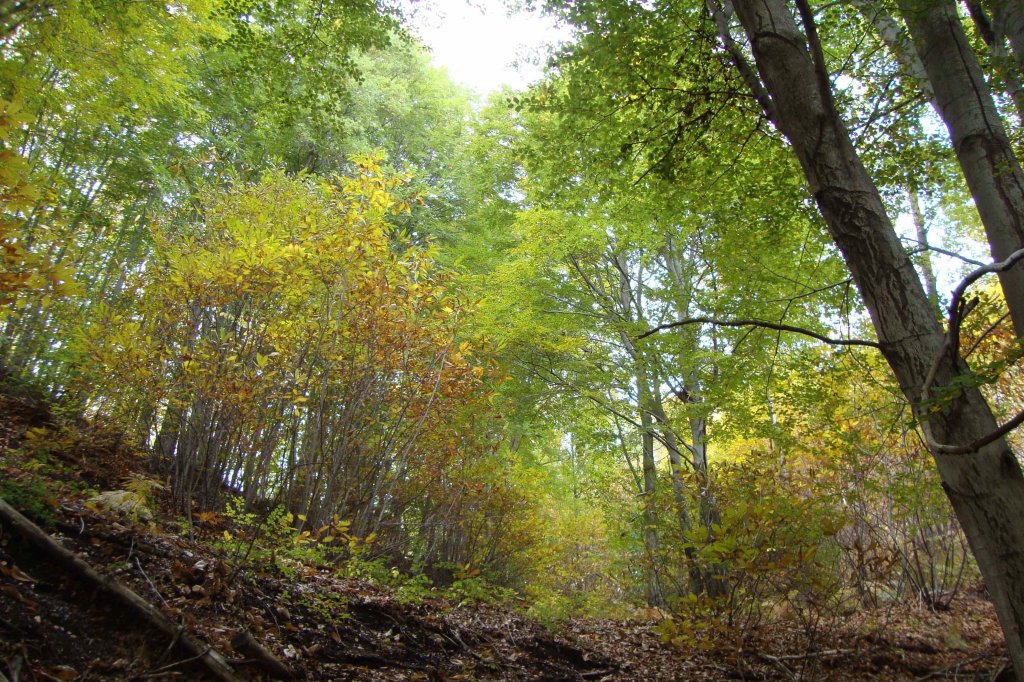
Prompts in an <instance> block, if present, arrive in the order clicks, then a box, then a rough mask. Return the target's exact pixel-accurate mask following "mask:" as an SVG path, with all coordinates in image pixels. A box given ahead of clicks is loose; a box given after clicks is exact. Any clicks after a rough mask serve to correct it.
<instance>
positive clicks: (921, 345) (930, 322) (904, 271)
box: [709, 0, 1024, 671]
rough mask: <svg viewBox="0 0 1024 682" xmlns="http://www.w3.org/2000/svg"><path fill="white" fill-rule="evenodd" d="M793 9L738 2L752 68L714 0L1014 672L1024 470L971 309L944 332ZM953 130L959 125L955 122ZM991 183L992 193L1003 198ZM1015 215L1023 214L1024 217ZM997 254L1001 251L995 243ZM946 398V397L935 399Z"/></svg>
mask: <svg viewBox="0 0 1024 682" xmlns="http://www.w3.org/2000/svg"><path fill="white" fill-rule="evenodd" d="M796 5H797V8H796V10H797V12H798V14H799V16H800V23H799V24H798V22H797V18H796V15H795V14H794V8H793V7H791V6H790V4H789V3H788V2H786V1H785V0H737V2H735V3H734V8H735V11H736V16H737V17H738V18H739V21H740V24H741V26H742V31H743V33H744V34H745V36H746V38H747V41H748V45H749V48H750V50H751V53H752V54H753V57H754V62H755V64H754V66H753V67H752V66H751V65H750V64H749V63H748V62H747V61H746V59H745V57H744V54H743V51H742V49H740V48H739V46H737V44H736V43H735V41H734V38H733V36H732V35H731V33H730V23H729V22H730V17H729V16H728V15H727V14H726V11H725V9H724V7H723V6H722V5H720V4H718V3H716V2H713V1H712V2H709V7H710V8H711V10H712V13H713V15H714V17H715V19H716V20H717V25H718V27H719V30H720V37H721V39H722V43H723V45H725V46H726V47H727V49H729V52H730V54H731V56H732V60H733V63H734V65H735V67H736V69H737V70H738V71H739V72H740V73H741V74H742V75H743V76H744V79H745V80H746V82H747V85H748V87H749V88H750V90H751V93H752V94H753V95H754V97H755V98H756V100H757V101H758V103H759V104H760V105H761V107H762V108H763V110H764V114H765V115H766V116H767V117H768V119H769V120H770V121H771V122H772V123H773V124H774V125H775V126H776V127H777V128H778V129H779V130H780V131H781V132H782V134H783V135H784V136H785V137H786V139H787V140H788V141H789V143H790V144H791V146H792V148H793V151H794V153H795V154H796V156H797V158H798V159H799V161H800V165H801V167H802V168H803V171H804V174H805V176H806V178H807V182H808V185H809V189H810V192H811V194H812V196H813V197H814V200H815V203H816V204H817V206H818V209H819V211H820V212H821V215H822V217H823V218H824V219H825V223H826V225H827V226H828V229H829V232H830V233H831V235H832V237H833V239H834V240H835V242H836V245H837V246H838V247H839V249H840V250H841V251H842V253H843V256H844V258H845V260H846V263H847V265H848V266H849V268H850V271H851V273H852V275H853V277H854V280H855V282H856V283H857V287H858V289H859V290H860V292H861V295H862V296H863V298H864V302H865V304H866V306H867V308H868V311H869V312H870V315H871V320H872V323H873V325H874V328H875V331H876V333H877V335H878V340H879V345H880V347H881V350H882V353H883V355H884V356H885V358H886V360H887V361H888V363H889V366H890V367H891V368H892V371H893V373H894V374H895V376H896V378H897V380H898V381H899V383H900V387H901V389H902V391H903V393H904V395H905V396H906V398H907V400H908V401H909V402H910V404H911V405H912V406H913V409H914V413H915V415H916V416H917V418H918V420H919V421H920V424H921V427H922V429H923V431H924V432H925V434H926V436H927V440H928V443H929V448H930V450H931V451H932V454H933V456H934V458H935V462H936V465H937V467H938V469H939V473H940V475H941V478H942V484H943V488H944V490H945V491H946V494H947V495H948V497H949V499H950V502H951V503H952V505H953V508H954V509H955V510H956V513H957V517H958V518H959V520H960V522H961V524H962V525H963V528H964V531H965V532H966V534H967V537H968V540H969V542H970V544H971V548H972V550H973V552H974V555H975V557H976V559H977V561H978V566H979V568H980V570H981V572H982V575H983V576H984V577H985V581H986V585H987V586H988V589H989V594H990V596H991V598H992V601H993V602H994V604H995V607H996V611H997V613H998V615H999V620H1000V623H1001V625H1002V627H1003V631H1004V634H1005V636H1006V642H1007V646H1008V647H1009V650H1010V653H1011V657H1012V659H1013V662H1014V666H1015V668H1016V669H1017V670H1018V671H1022V670H1024V475H1022V473H1021V468H1020V463H1019V462H1018V460H1017V457H1016V456H1015V454H1014V453H1013V452H1012V451H1011V450H1010V448H1009V446H1008V445H1007V443H1006V440H1005V438H1004V437H1002V436H1000V435H998V434H999V433H1000V431H1002V429H1000V427H999V425H998V424H997V423H996V420H995V418H994V417H993V414H992V411H991V409H990V408H989V406H988V404H987V403H986V401H985V398H984V397H983V396H982V394H981V392H980V391H979V390H978V389H977V388H976V387H974V386H973V385H972V382H971V381H970V378H969V377H970V372H969V369H968V368H967V365H966V364H965V362H964V361H963V360H962V359H961V358H960V356H959V354H958V352H957V348H958V343H957V341H956V339H955V338H954V336H955V335H956V334H957V331H958V320H959V316H962V315H963V310H962V309H956V310H954V311H953V312H952V313H951V318H952V320H951V321H952V324H951V329H950V330H949V335H948V336H947V334H946V333H945V332H944V330H943V329H942V327H941V325H940V324H939V323H938V322H937V321H936V320H935V317H934V314H933V313H932V307H931V305H930V303H929V301H928V297H927V295H926V294H925V292H924V289H923V287H922V286H921V282H920V279H919V278H918V275H917V273H916V272H915V270H914V266H913V263H912V262H911V260H910V258H909V257H908V255H907V254H906V252H905V251H904V250H903V248H902V246H901V244H900V242H899V239H898V237H897V235H896V231H895V229H894V227H893V223H892V220H891V219H890V217H889V216H888V214H887V213H886V210H885V207H884V205H883V203H882V198H881V195H880V193H879V191H878V189H877V187H876V186H875V183H874V182H873V180H872V178H871V176H870V175H869V173H868V171H867V170H866V168H865V167H864V165H863V164H862V163H861V161H860V158H859V156H858V154H857V151H856V150H855V149H854V146H853V143H852V141H851V139H850V134H849V132H848V130H847V128H846V126H845V125H844V123H843V120H842V118H841V116H840V114H839V112H838V110H837V108H836V104H835V98H834V94H833V91H832V84H831V81H830V80H829V73H828V69H827V67H826V64H825V58H824V54H823V49H822V46H821V44H820V42H819V39H818V32H817V27H816V25H815V21H814V17H813V13H812V11H811V9H810V7H809V6H808V4H807V3H806V1H805V0H797V2H796ZM905 9H907V10H912V11H913V12H914V13H915V14H914V16H913V17H912V18H911V19H910V23H911V25H912V26H915V25H916V23H915V22H918V21H920V22H923V23H930V22H933V21H947V20H948V17H946V13H947V10H948V8H947V7H946V6H945V3H938V4H936V5H935V6H934V7H932V8H931V9H929V10H924V9H923V7H913V8H911V7H905ZM917 12H920V13H921V14H916V13H917ZM936 15H939V16H936ZM947 25H948V24H947ZM918 42H919V44H921V42H922V41H918ZM925 57H926V59H925V61H926V62H927V61H928V59H927V55H925ZM755 68H756V70H755ZM929 73H930V75H931V72H929ZM933 85H934V83H933ZM937 96H938V94H937ZM943 111H944V114H945V115H949V116H952V115H955V114H953V113H952V112H949V113H947V112H946V110H945V109H944V110H943ZM947 123H948V124H949V125H950V127H951V129H953V128H954V126H955V125H956V124H957V123H958V121H952V122H950V121H947ZM988 182H989V185H988V186H983V189H984V190H985V191H986V192H988V191H991V192H992V193H995V192H997V191H998V190H997V189H996V187H993V186H992V185H991V182H992V181H991V180H989V181H988ZM982 184H983V185H984V183H982ZM1015 219H1016V220H1018V221H1019V220H1020V219H1021V216H1020V214H1019V213H1018V214H1017V215H1016V216H1015ZM993 250H994V251H995V252H996V253H1001V251H998V250H997V247H996V245H995V244H993ZM1006 255H1008V254H1006ZM940 391H941V394H942V395H943V397H942V399H939V400H936V399H935V397H934V396H936V395H937V394H939V393H940Z"/></svg>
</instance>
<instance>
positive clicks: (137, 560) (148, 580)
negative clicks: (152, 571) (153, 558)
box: [135, 557, 180, 632]
mask: <svg viewBox="0 0 1024 682" xmlns="http://www.w3.org/2000/svg"><path fill="white" fill-rule="evenodd" d="M135 565H136V566H137V567H138V568H139V573H141V574H142V577H143V578H145V579H146V582H147V583H149V586H150V588H152V590H153V592H155V593H156V596H157V597H159V598H160V602H161V603H162V604H163V605H164V606H166V607H167V608H170V607H171V605H170V604H168V603H167V600H166V599H164V595H162V594H160V590H158V589H156V585H154V584H153V581H152V580H150V579H149V576H148V575H146V572H145V571H144V570H142V564H141V563H140V562H139V557H135ZM179 632H180V631H179Z"/></svg>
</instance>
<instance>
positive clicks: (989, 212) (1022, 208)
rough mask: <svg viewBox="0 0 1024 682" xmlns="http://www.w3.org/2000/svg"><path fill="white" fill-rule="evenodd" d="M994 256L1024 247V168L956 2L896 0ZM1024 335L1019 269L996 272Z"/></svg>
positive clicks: (1023, 272)
mask: <svg viewBox="0 0 1024 682" xmlns="http://www.w3.org/2000/svg"><path fill="white" fill-rule="evenodd" d="M898 4H899V7H900V11H901V13H902V14H903V19H904V20H905V21H906V23H907V28H908V30H909V31H910V36H911V38H912V39H913V41H914V47H915V49H916V50H917V54H918V57H920V59H921V63H922V64H924V68H925V71H927V73H928V80H929V81H930V82H931V85H932V90H933V92H934V93H935V103H936V104H937V105H938V107H939V113H940V114H941V116H942V119H943V121H944V122H945V123H946V127H947V128H948V129H949V137H950V140H951V141H952V143H953V149H954V150H955V151H956V156H957V160H958V161H959V162H960V168H961V170H962V171H963V174H964V179H965V180H967V186H968V187H969V188H970V190H971V195H972V196H973V197H974V203H975V205H976V206H977V208H978V214H979V215H980V216H981V222H982V224H983V225H984V226H985V234H986V235H987V237H988V241H989V245H990V247H991V249H992V256H993V257H995V259H996V260H1003V259H1005V258H1006V257H1007V256H1009V255H1010V254H1011V253H1013V252H1014V251H1016V250H1017V249H1020V248H1024V171H1022V170H1021V167H1020V163H1019V162H1018V161H1017V156H1016V154H1015V153H1014V151H1013V147H1011V146H1010V141H1009V139H1008V137H1007V135H1006V129H1005V127H1004V126H1003V121H1002V119H1001V118H1000V117H999V113H998V112H997V111H996V107H995V103H994V101H993V99H992V93H991V91H990V90H989V88H988V84H987V83H986V82H985V77H984V73H983V72H982V70H981V66H980V65H979V64H978V60H977V58H976V57H975V55H974V52H973V50H971V46H970V44H969V43H968V42H967V36H966V35H965V34H964V30H963V26H962V25H961V23H960V18H959V17H958V16H957V12H956V5H955V4H954V2H953V0H898ZM999 282H1000V284H1001V285H1002V289H1003V296H1004V297H1005V298H1006V302H1007V306H1008V307H1009V309H1010V317H1011V318H1012V320H1013V326H1014V329H1015V330H1016V333H1017V336H1024V266H1022V265H1018V266H1017V267H1014V268H1012V269H1010V270H1008V271H1006V272H1002V273H1000V275H999Z"/></svg>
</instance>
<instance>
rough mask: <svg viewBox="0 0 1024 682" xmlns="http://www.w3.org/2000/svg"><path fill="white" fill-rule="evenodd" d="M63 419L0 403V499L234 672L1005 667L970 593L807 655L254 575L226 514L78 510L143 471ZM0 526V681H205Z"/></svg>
mask: <svg viewBox="0 0 1024 682" xmlns="http://www.w3.org/2000/svg"><path fill="white" fill-rule="evenodd" d="M60 426H61V425H58V424H57V423H56V420H55V418H54V417H53V416H52V415H51V414H50V413H49V411H48V410H47V408H46V407H45V404H44V403H42V402H40V400H39V399H38V396H34V395H33V394H31V393H23V394H17V393H16V394H13V395H12V394H5V395H3V396H0V485H2V486H3V487H2V488H0V490H7V491H9V495H8V496H10V493H11V491H13V492H15V493H19V494H18V495H15V496H20V493H21V492H24V491H25V490H30V491H32V490H35V491H38V490H41V489H45V490H47V491H51V492H50V493H48V495H49V496H43V498H42V501H41V502H40V500H38V499H36V500H29V502H31V504H29V503H27V502H26V499H27V498H26V499H21V500H18V502H21V503H22V504H23V506H28V507H30V509H28V511H30V512H33V511H34V512H35V514H36V516H37V518H42V519H45V520H47V521H48V522H49V528H48V529H47V531H48V532H49V533H50V535H51V537H52V538H54V539H55V540H56V541H58V542H59V543H61V545H63V546H64V547H66V548H68V549H69V550H71V551H72V552H74V553H76V554H77V555H78V556H79V557H80V558H82V559H84V560H85V561H87V562H88V563H89V564H90V565H91V566H93V567H95V568H96V569H97V570H98V571H99V572H100V573H102V574H104V575H106V576H111V577H113V578H116V579H117V580H118V581H119V582H120V583H121V584H123V585H125V586H127V587H128V588H130V589H131V590H132V591H134V592H135V593H136V594H137V595H139V596H140V597H142V598H143V599H145V600H146V601H148V602H149V603H150V604H152V605H153V606H155V607H156V608H158V609H159V610H160V611H161V612H162V613H163V614H164V615H166V616H167V617H169V618H171V619H172V620H173V621H174V622H176V623H178V624H180V625H181V627H182V628H183V631H186V632H189V633H191V634H192V635H195V636H197V637H198V638H200V640H202V642H205V645H208V646H209V647H212V648H213V649H214V650H216V651H218V652H220V653H221V654H223V655H224V657H225V658H227V659H229V661H230V663H231V665H232V666H233V667H234V668H235V670H236V671H237V673H238V676H239V678H240V679H271V678H272V677H274V675H273V674H272V670H273V667H272V666H271V664H269V663H267V662H266V660H263V661H259V660H253V659H254V657H257V654H259V652H258V651H256V650H254V649H253V646H255V647H257V648H258V649H262V650H263V651H264V652H265V654H266V655H267V656H269V657H272V658H273V659H274V660H276V661H277V662H278V663H279V664H280V665H282V666H283V667H284V668H286V669H287V672H288V673H290V674H291V675H292V676H293V677H294V678H295V679H305V680H551V681H554V680H637V681H641V680H642V681H648V680H650V681H656V680H666V681H667V680H727V679H736V680H769V679H770V680H812V679H813V680H927V679H935V680H940V679H942V680H955V679H959V680H975V679H977V680H984V679H994V678H995V677H996V676H997V675H998V674H999V671H1000V670H1002V668H1003V665H1004V663H1005V656H1004V652H1003V650H1002V648H1001V647H1002V643H1001V640H1000V638H999V631H998V627H997V625H996V622H995V619H994V616H993V613H992V609H991V606H990V605H989V604H988V603H987V602H986V601H985V600H984V599H982V598H981V597H980V596H979V595H977V594H976V593H970V594H965V595H964V596H962V597H960V598H959V599H958V600H957V601H956V602H955V603H954V607H953V609H951V610H950V611H948V612H945V613H933V612H930V611H928V610H926V609H924V608H921V607H917V606H913V605H911V606H907V605H903V606H899V607H895V606H891V607H889V608H888V609H877V610H874V611H865V612H862V613H859V614H851V615H850V616H849V617H848V618H846V619H843V620H840V621H837V622H833V623H829V624H827V625H826V626H821V625H820V624H819V630H820V631H819V632H818V644H817V645H814V646H810V647H809V645H808V640H807V638H806V636H805V635H806V630H805V626H806V625H807V624H806V623H805V624H800V623H797V622H794V623H781V624H775V625H774V626H773V627H772V628H770V629H766V630H763V631H752V632H748V633H746V634H747V636H746V637H745V638H742V639H741V638H738V637H733V636H727V637H724V638H723V640H725V641H722V642H721V643H720V645H718V646H715V647H713V648H710V649H703V650H695V649H689V650H687V649H679V648H676V647H671V646H667V645H664V644H662V643H661V641H660V638H659V636H658V635H657V634H656V632H655V628H656V620H657V619H656V618H654V617H652V618H650V619H648V620H643V619H638V620H634V621H626V622H620V621H594V620H588V621H576V622H571V623H568V624H566V625H565V626H564V627H562V628H560V629H559V631H558V632H554V631H552V630H550V629H548V628H545V627H543V626H542V625H540V624H538V623H537V622H535V621H533V620H530V619H528V618H526V617H524V616H522V615H521V614H519V613H518V612H517V611H515V610H514V609H511V608H497V607H493V606H486V605H481V604H459V603H456V602H453V601H451V600H445V599H432V600H428V601H419V602H415V603H404V602H403V601H401V600H400V599H399V597H398V596H397V595H396V593H395V592H393V591H391V590H389V589H385V588H383V587H380V586H376V585H373V584H371V583H368V582H365V581H360V580H353V579H347V578H342V577H339V576H338V575H337V574H336V572H334V571H332V570H330V568H329V567H319V568H312V567H307V566H302V565H292V566H286V567H285V570H284V571H282V570H274V571H272V572H271V571H267V572H261V571H259V570H256V569H254V568H252V567H250V566H245V565H241V564H239V563H232V562H231V561H229V559H228V557H225V556H224V554H223V553H222V552H221V551H219V550H217V549H215V548H214V543H213V540H214V539H215V538H217V537H218V536H219V534H222V533H223V530H224V529H223V528H222V526H220V525H218V523H222V522H221V521H217V522H214V521H211V522H210V523H208V524H206V525H203V524H202V523H200V524H197V525H196V526H195V527H194V528H193V529H192V531H193V537H192V539H189V537H188V533H187V532H186V530H185V529H184V527H182V526H181V525H177V524H176V523H175V522H173V521H172V520H170V519H161V518H156V519H154V521H153V522H151V523H147V524H141V523H132V522H130V521H129V520H128V519H127V518H125V517H124V516H119V515H118V514H116V513H114V512H100V511H97V510H95V509H93V508H90V506H88V505H86V504H84V496H83V495H82V494H81V491H82V490H83V489H84V488H85V487H86V486H87V485H88V486H91V487H94V488H97V489H110V488H111V487H112V486H115V485H116V484H117V482H118V479H120V478H123V477H124V476H126V475H128V473H130V471H131V469H132V468H133V467H135V466H138V462H139V460H138V459H137V458H136V457H134V456H133V455H132V454H131V453H130V451H128V450H127V449H126V448H125V447H124V446H123V445H122V444H121V443H120V441H119V439H118V438H117V437H116V435H111V434H110V433H109V432H106V431H103V430H102V429H97V428H95V427H94V426H93V425H89V424H85V423H77V424H73V425H64V427H63V428H61V427H60ZM31 428H36V429H40V428H45V429H49V431H42V432H41V431H36V432H33V433H30V432H29V429H31ZM48 432H52V433H53V434H59V435H54V436H53V441H54V442H53V443H51V445H52V447H51V448H50V449H49V460H48V461H49V462H50V466H49V467H48V468H47V471H48V474H47V476H48V478H46V479H45V480H40V478H39V476H40V475H39V474H38V472H33V471H30V470H29V469H30V468H31V467H30V463H29V461H28V460H26V458H25V448H24V447H22V448H21V449H18V448H19V446H23V445H24V444H25V443H26V442H28V441H31V440H32V439H33V438H34V439H36V441H38V440H39V439H40V438H45V437H46V436H45V433H48ZM41 433H42V434H43V435H42V436H41V435H40V434H41ZM33 447H34V448H36V451H38V448H39V447H40V445H39V443H38V442H35V443H34V445H33ZM10 501H11V502H12V503H13V502H15V500H10ZM40 504H41V505H42V506H39V505H40ZM33 505H35V506H33ZM0 526H2V527H0V533H2V534H0V674H2V676H0V682H3V681H4V678H6V679H7V680H9V681H10V682H15V681H21V680H143V679H145V680H161V679H165V680H170V679H176V680H199V679H210V676H209V673H208V671H206V670H205V669H204V668H203V667H202V666H201V665H199V662H198V661H197V660H195V658H196V657H195V656H194V655H193V654H189V653H188V652H186V651H184V650H183V649H182V647H181V646H180V641H178V639H177V638H176V637H168V636H167V635H165V634H162V633H160V632H159V631H157V630H155V629H153V628H151V627H149V626H147V624H146V623H145V622H144V621H142V620H141V619H140V618H139V617H138V616H136V615H135V614H134V613H133V612H131V611H129V610H126V609H125V608H124V607H123V606H122V605H120V604H118V603H117V602H116V601H115V600H114V599H113V598H112V597H111V596H110V594H109V593H107V592H106V591H104V590H99V589H97V588H95V586H92V585H90V584H88V583H87V582H85V581H83V580H82V579H81V577H80V576H79V575H76V574H75V573H74V572H73V571H69V570H67V569H66V568H64V567H62V566H60V565H57V564H56V563H55V562H54V561H52V560H51V559H49V558H48V557H47V556H45V555H44V554H42V553H40V552H39V550H38V549H37V548H35V547H34V546H33V545H31V543H28V542H26V541H24V539H22V538H21V537H20V536H19V535H18V533H16V532H15V530H14V529H13V528H12V527H11V526H10V524H0ZM640 615H642V614H640ZM653 615H655V614H652V616H653ZM240 633H245V634H246V635H248V636H249V637H248V640H247V642H248V644H247V645H245V644H244V643H243V642H242V641H241V638H239V634H240ZM233 638H234V642H235V646H232V641H233ZM740 642H742V644H740ZM261 655H262V654H261ZM284 675H285V672H284V671H278V673H277V675H276V678H280V677H283V676H284Z"/></svg>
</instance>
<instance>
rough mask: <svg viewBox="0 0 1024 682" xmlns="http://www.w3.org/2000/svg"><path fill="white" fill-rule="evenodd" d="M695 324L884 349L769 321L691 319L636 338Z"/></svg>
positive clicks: (876, 344)
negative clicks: (763, 330)
mask: <svg viewBox="0 0 1024 682" xmlns="http://www.w3.org/2000/svg"><path fill="white" fill-rule="evenodd" d="M693 324H712V325H715V326H717V327H761V328H763V329H774V330H775V331H780V332H792V333H793V334H801V335H803V336H809V337H811V338H812V339H817V340H818V341H822V342H824V343H827V344H830V345H833V346H867V347H868V348H881V347H882V346H881V344H879V343H878V342H876V341H866V340H864V339H834V338H832V337H829V336H825V335H824V334H819V333H818V332H815V331H811V330H810V329H804V328H803V327H794V326H792V325H789V324H779V323H778V322H769V321H767V320H719V319H716V318H713V317H689V318H686V319H685V320H678V321H676V322H669V323H667V324H662V325H658V326H657V327H655V328H653V329H650V330H648V331H646V332H644V333H643V334H640V335H639V336H637V337H636V338H637V339H638V340H639V339H645V338H647V337H648V336H651V335H653V334H657V333H658V332H661V331H665V330H666V329H672V328H674V327H685V326H688V325H693Z"/></svg>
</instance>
